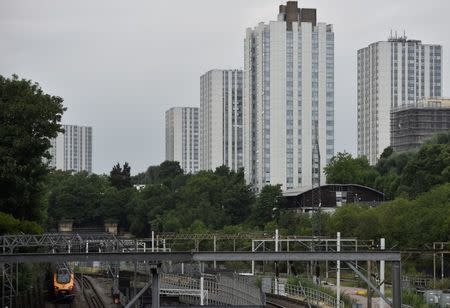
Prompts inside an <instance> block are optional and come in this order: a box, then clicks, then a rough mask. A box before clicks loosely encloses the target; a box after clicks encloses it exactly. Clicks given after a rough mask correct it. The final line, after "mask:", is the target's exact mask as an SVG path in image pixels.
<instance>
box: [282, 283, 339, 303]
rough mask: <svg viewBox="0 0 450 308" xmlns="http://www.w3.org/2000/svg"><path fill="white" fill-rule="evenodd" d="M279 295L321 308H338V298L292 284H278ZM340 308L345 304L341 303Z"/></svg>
mask: <svg viewBox="0 0 450 308" xmlns="http://www.w3.org/2000/svg"><path fill="white" fill-rule="evenodd" d="M278 291H279V292H278V294H279V295H283V296H286V297H291V298H294V299H299V300H302V301H306V302H308V303H309V304H311V305H317V306H320V307H330V308H334V307H337V302H336V297H335V296H332V295H330V294H328V293H325V292H322V291H320V290H319V289H314V288H308V287H300V286H296V285H291V284H278ZM340 303H341V304H340V307H344V302H343V301H341V302H340Z"/></svg>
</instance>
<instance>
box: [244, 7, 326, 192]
mask: <svg viewBox="0 0 450 308" xmlns="http://www.w3.org/2000/svg"><path fill="white" fill-rule="evenodd" d="M316 145H317V146H318V151H314V150H313V149H314V147H315V146H316ZM318 153H320V155H318ZM333 155H334V33H333V27H332V25H329V24H325V23H317V18H316V10H315V9H302V8H298V7H297V2H296V1H288V2H287V4H286V5H280V9H279V14H278V19H277V20H276V21H270V22H269V23H268V24H265V23H260V24H259V25H258V26H256V27H255V28H253V29H247V34H246V38H245V61H244V169H245V175H246V179H247V181H248V182H249V183H252V184H253V186H254V187H255V188H256V189H257V190H259V189H261V187H262V186H264V185H266V184H272V185H275V184H282V188H283V189H285V190H286V189H292V188H299V187H311V185H313V182H314V181H315V183H316V184H319V183H318V182H319V181H318V179H319V175H320V179H321V181H320V182H322V183H324V182H325V176H324V174H323V168H324V167H325V166H326V164H327V162H328V161H329V160H330V159H331V157H332V156H333ZM319 156H320V171H319V168H313V165H315V166H316V167H318V166H319V164H318V161H319Z"/></svg>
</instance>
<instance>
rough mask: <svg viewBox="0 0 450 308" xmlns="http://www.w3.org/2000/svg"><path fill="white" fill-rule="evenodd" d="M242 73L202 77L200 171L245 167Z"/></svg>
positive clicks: (222, 72) (212, 72)
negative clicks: (225, 167) (220, 167)
mask: <svg viewBox="0 0 450 308" xmlns="http://www.w3.org/2000/svg"><path fill="white" fill-rule="evenodd" d="M242 75H243V73H242V70H210V71H208V72H207V73H205V74H204V75H202V76H201V77H200V169H202V170H214V169H215V168H217V167H219V166H222V165H225V166H228V167H229V168H230V169H232V170H235V171H237V170H238V169H239V168H242V166H243V157H242V156H243V153H242V152H243V129H242V120H243V119H242Z"/></svg>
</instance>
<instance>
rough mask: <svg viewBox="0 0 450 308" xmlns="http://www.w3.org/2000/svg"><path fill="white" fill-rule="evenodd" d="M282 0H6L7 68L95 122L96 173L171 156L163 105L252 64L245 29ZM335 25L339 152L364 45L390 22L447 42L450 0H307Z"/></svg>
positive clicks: (139, 167) (2, 12)
mask: <svg viewBox="0 0 450 308" xmlns="http://www.w3.org/2000/svg"><path fill="white" fill-rule="evenodd" d="M282 3H284V1H274V0H227V1H219V0H190V1H186V0H179V1H174V0H171V1H150V0H146V1H111V0H104V1H100V0H77V1H69V0H67V1H61V0H28V1H22V0H0V74H2V75H4V76H10V75H11V74H13V73H17V74H18V75H19V76H20V77H24V78H28V79H32V80H34V81H37V82H39V83H40V84H41V86H42V88H43V89H44V90H45V91H46V92H48V93H50V94H54V95H58V96H61V97H63V98H64V101H65V105H66V106H67V107H68V110H67V112H66V113H65V115H64V117H63V123H64V124H79V125H91V126H93V127H94V144H93V151H94V161H93V169H94V172H96V173H103V172H105V173H107V172H109V171H110V169H111V168H112V166H113V164H115V163H116V162H124V161H128V162H129V163H130V164H131V167H132V173H133V174H135V173H137V172H140V171H144V170H145V169H146V168H147V167H148V166H149V165H152V164H159V163H160V162H162V161H163V160H164V151H165V148H164V112H165V110H167V109H168V108H170V107H173V106H198V105H199V88H200V86H199V77H200V75H201V74H202V73H204V72H206V71H207V70H209V69H213V68H242V67H243V40H244V34H245V29H246V28H247V27H253V26H255V25H257V24H258V23H259V22H261V21H265V22H267V21H269V20H275V19H276V15H277V12H278V5H279V4H282ZM299 6H300V7H314V8H317V14H318V20H319V21H321V22H326V23H331V24H333V25H334V31H335V81H336V83H335V87H336V88H335V110H336V112H335V115H336V119H335V122H336V145H335V149H336V151H343V150H346V151H348V152H351V153H355V152H356V51H357V49H358V48H362V47H364V46H366V45H368V44H369V43H371V42H375V41H380V40H385V39H387V37H388V35H389V32H390V30H391V29H393V30H398V31H399V33H402V32H403V30H405V31H406V34H407V36H408V37H409V38H413V39H420V40H422V41H423V42H424V43H436V44H442V45H443V46H444V55H443V56H444V63H443V64H444V69H443V74H444V90H443V92H444V93H443V94H444V95H448V94H449V92H448V90H449V85H447V84H446V83H445V81H446V79H447V76H448V70H449V61H450V60H449V59H450V54H449V50H450V47H449V46H450V34H449V30H450V19H449V18H448V12H449V11H450V1H448V0H429V1H425V2H424V1H422V0H395V1H394V0H376V1H375V0H370V1H369V0H341V1H337V0H305V1H299Z"/></svg>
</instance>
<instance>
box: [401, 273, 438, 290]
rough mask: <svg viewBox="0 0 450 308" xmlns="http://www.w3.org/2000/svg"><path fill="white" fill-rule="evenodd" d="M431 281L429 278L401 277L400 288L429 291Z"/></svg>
mask: <svg viewBox="0 0 450 308" xmlns="http://www.w3.org/2000/svg"><path fill="white" fill-rule="evenodd" d="M432 285H433V279H432V278H430V277H419V276H402V287H403V288H405V289H430V288H431V287H432Z"/></svg>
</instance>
